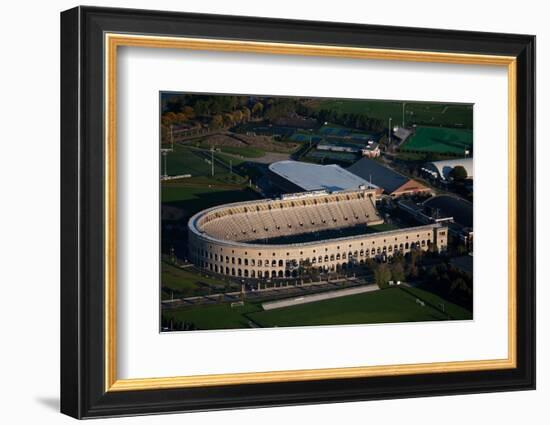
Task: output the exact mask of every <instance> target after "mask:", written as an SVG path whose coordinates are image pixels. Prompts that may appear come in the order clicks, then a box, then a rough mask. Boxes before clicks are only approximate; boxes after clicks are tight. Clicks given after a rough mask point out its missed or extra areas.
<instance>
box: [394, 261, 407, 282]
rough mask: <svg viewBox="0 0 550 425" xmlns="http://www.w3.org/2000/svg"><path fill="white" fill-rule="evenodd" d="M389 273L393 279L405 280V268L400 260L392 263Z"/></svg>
mask: <svg viewBox="0 0 550 425" xmlns="http://www.w3.org/2000/svg"><path fill="white" fill-rule="evenodd" d="M391 275H392V279H393V280H401V281H403V280H405V269H404V268H403V264H402V263H401V262H397V263H393V264H392V266H391Z"/></svg>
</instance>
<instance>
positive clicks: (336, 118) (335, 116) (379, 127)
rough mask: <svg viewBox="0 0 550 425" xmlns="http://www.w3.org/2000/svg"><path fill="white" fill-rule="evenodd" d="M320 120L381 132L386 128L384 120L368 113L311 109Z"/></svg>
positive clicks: (313, 115)
mask: <svg viewBox="0 0 550 425" xmlns="http://www.w3.org/2000/svg"><path fill="white" fill-rule="evenodd" d="M309 116H312V117H314V118H317V120H319V121H320V122H331V123H335V124H339V125H342V126H344V127H348V128H355V129H357V130H365V131H372V132H376V133H378V132H381V131H383V130H384V128H385V125H384V122H383V121H382V120H380V119H377V118H370V117H368V116H367V115H366V114H359V113H348V112H340V111H337V110H334V109H321V110H319V111H315V110H311V111H310V115H309Z"/></svg>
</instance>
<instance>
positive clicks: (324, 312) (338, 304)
mask: <svg viewBox="0 0 550 425" xmlns="http://www.w3.org/2000/svg"><path fill="white" fill-rule="evenodd" d="M416 298H420V299H422V300H424V301H425V302H426V305H425V307H422V306H420V305H419V304H417V303H416ZM441 303H444V304H445V311H446V312H445V313H444V312H443V311H441V310H440V309H439V308H438V307H439V305H440V304H441ZM430 304H433V305H434V306H436V307H435V308H434V307H432V306H430ZM164 315H165V317H167V318H177V319H178V320H182V321H186V322H192V323H194V324H195V326H196V327H197V328H198V329H202V330H208V329H235V328H248V327H251V326H250V323H249V321H250V320H252V321H253V322H254V323H255V324H256V325H259V326H261V327H290V326H319V325H349V324H368V323H397V322H421V321H432V320H448V319H449V316H450V318H451V319H453V320H468V319H471V318H472V313H470V312H469V311H467V310H465V309H463V308H461V307H459V306H456V305H454V304H451V303H449V302H447V301H444V300H443V299H442V298H440V297H438V296H437V295H434V294H431V293H429V292H426V291H423V290H421V289H416V288H406V289H404V288H390V289H384V290H380V291H376V292H370V293H365V294H359V295H350V296H347V297H342V298H335V299H331V300H325V301H318V302H315V303H310V304H303V305H298V306H293V307H285V308H281V309H276V310H268V311H263V310H262V308H261V305H260V304H258V303H251V302H245V305H244V306H243V307H236V308H231V306H230V305H228V304H216V305H208V306H197V307H193V308H186V309H181V310H172V311H166V312H164Z"/></svg>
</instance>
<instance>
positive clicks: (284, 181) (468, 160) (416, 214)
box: [159, 92, 474, 332]
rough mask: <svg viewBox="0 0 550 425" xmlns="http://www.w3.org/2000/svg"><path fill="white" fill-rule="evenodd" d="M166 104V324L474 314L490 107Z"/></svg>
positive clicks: (201, 99) (182, 327)
mask: <svg viewBox="0 0 550 425" xmlns="http://www.w3.org/2000/svg"><path fill="white" fill-rule="evenodd" d="M159 109H160V129H159V134H160V137H159V139H160V144H159V145H160V146H159V149H160V154H159V155H160V164H159V165H160V173H159V174H160V175H159V184H160V193H161V196H160V202H161V205H160V214H161V220H160V224H161V236H160V272H159V273H160V288H159V289H160V294H161V297H160V299H161V302H160V331H161V332H176V331H206V330H222V329H253V328H275V327H302V326H329V325H365V324H374V323H403V322H428V321H442V320H472V319H473V249H474V248H473V239H474V230H473V181H474V172H473V152H474V149H473V148H474V146H473V111H474V105H472V104H463V103H442V102H425V101H414V100H369V99H364V100H361V99H336V98H320V97H284V96H270V95H252V94H209V93H185V92H161V93H160V108H159Z"/></svg>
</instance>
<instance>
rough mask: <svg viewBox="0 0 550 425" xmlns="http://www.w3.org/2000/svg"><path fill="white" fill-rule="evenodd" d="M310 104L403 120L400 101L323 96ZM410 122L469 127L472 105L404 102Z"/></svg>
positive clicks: (340, 110) (406, 122)
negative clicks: (325, 97) (327, 97)
mask: <svg viewBox="0 0 550 425" xmlns="http://www.w3.org/2000/svg"><path fill="white" fill-rule="evenodd" d="M310 106H312V107H314V108H315V109H316V110H321V109H329V110H335V111H337V112H342V113H353V114H365V115H367V116H368V117H369V118H375V119H380V120H382V121H384V123H386V122H387V121H388V120H389V118H390V117H391V118H392V119H393V125H402V120H403V102H402V101H385V100H353V99H349V100H344V99H326V100H314V101H312V102H311V105H310ZM412 124H424V125H426V124H429V125H443V126H451V127H460V128H472V126H473V109H472V106H471V105H461V104H444V103H427V102H405V125H406V126H409V125H412Z"/></svg>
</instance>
